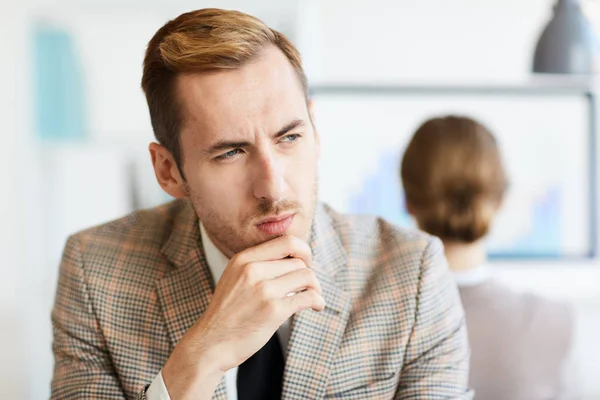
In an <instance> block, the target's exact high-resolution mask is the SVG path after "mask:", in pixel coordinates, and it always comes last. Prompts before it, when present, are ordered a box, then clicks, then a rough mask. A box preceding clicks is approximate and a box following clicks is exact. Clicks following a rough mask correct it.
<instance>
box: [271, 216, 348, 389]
mask: <svg viewBox="0 0 600 400" xmlns="http://www.w3.org/2000/svg"><path fill="white" fill-rule="evenodd" d="M311 248H312V250H313V265H312V266H311V267H312V268H313V269H314V270H315V273H316V275H317V278H318V279H319V282H320V283H321V288H322V289H323V297H324V299H325V304H326V306H325V309H324V310H323V311H322V312H320V313H317V312H314V311H312V310H305V311H302V312H300V313H298V314H296V315H295V316H294V317H293V319H292V330H291V337H290V341H289V345H288V351H287V359H286V366H285V371H284V375H283V393H282V398H283V399H286V400H288V399H290V400H291V399H308V398H310V399H320V398H322V397H323V396H324V395H325V390H326V388H327V383H328V380H329V372H330V369H331V366H332V363H333V361H334V357H335V354H336V352H337V349H338V347H339V345H340V342H341V340H342V337H343V335H344V331H345V328H346V324H347V322H348V318H349V316H350V309H351V301H350V296H349V295H348V294H347V293H346V292H345V291H344V290H343V289H342V287H343V283H344V282H345V281H346V279H347V269H346V265H347V261H348V260H347V255H346V252H345V250H344V248H343V246H342V243H341V240H340V234H339V232H337V231H336V229H335V226H334V221H333V220H332V219H331V216H330V215H329V214H328V213H327V211H326V210H325V209H324V207H323V206H318V207H317V211H316V213H315V221H314V224H313V232H312V239H311Z"/></svg>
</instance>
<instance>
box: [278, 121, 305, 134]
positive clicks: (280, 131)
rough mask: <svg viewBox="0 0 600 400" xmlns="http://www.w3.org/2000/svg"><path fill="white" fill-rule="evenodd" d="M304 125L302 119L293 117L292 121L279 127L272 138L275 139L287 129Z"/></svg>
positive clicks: (290, 129) (286, 131) (287, 130)
mask: <svg viewBox="0 0 600 400" xmlns="http://www.w3.org/2000/svg"><path fill="white" fill-rule="evenodd" d="M302 125H304V121H302V120H301V119H295V120H293V121H291V122H290V123H288V124H286V125H285V126H284V127H283V128H281V129H280V130H278V131H277V132H276V133H275V134H274V135H273V139H277V138H279V137H281V136H283V135H285V134H286V133H288V132H289V131H292V130H294V129H296V128H298V127H300V126H302Z"/></svg>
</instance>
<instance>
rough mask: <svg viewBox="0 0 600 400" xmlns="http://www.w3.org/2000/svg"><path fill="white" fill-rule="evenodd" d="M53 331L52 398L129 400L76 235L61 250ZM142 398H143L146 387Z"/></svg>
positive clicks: (141, 394) (142, 392)
mask: <svg viewBox="0 0 600 400" xmlns="http://www.w3.org/2000/svg"><path fill="white" fill-rule="evenodd" d="M52 330H53V336H54V339H53V344H52V350H53V352H54V375H53V378H52V384H51V399H54V400H59V399H60V400H62V399H125V397H126V396H125V393H124V392H123V389H122V387H121V385H120V382H119V379H118V377H117V374H116V371H115V369H114V366H113V364H112V361H111V358H110V355H109V353H108V350H107V348H106V342H105V340H104V336H103V335H102V332H101V330H100V327H99V325H98V321H97V319H96V317H95V314H94V309H93V307H92V303H91V301H90V295H89V291H88V288H87V285H86V282H85V276H84V265H83V257H82V252H81V244H80V242H79V240H78V239H77V237H76V236H75V237H71V238H69V240H68V241H67V244H66V247H65V250H64V252H63V257H62V261H61V265H60V271H59V278H58V286H57V290H56V297H55V301H54V307H53V310H52ZM140 389H142V388H140ZM138 398H140V399H143V398H145V389H142V390H141V392H140V394H139V397H138Z"/></svg>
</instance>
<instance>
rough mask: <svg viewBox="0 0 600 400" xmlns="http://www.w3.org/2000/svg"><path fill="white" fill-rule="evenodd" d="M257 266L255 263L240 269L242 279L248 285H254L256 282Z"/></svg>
mask: <svg viewBox="0 0 600 400" xmlns="http://www.w3.org/2000/svg"><path fill="white" fill-rule="evenodd" d="M257 269H258V268H257V265H256V264H255V263H248V264H245V265H244V266H243V267H242V279H243V281H244V282H245V283H247V284H249V285H254V284H256V283H257V280H258V271H257Z"/></svg>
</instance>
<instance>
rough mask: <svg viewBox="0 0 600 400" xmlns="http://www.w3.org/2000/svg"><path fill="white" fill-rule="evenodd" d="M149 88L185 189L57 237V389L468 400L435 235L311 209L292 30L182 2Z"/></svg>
mask: <svg viewBox="0 0 600 400" xmlns="http://www.w3.org/2000/svg"><path fill="white" fill-rule="evenodd" d="M142 87H143V89H144V92H145V94H146V98H147V101H148V106H149V109H150V117H151V120H152V125H153V129H154V132H155V135H156V137H157V140H158V142H159V143H153V144H151V145H150V153H151V156H152V162H153V165H154V169H155V172H156V177H157V180H158V182H159V183H160V185H161V187H162V188H163V189H164V190H165V191H166V192H167V193H169V194H170V195H172V196H173V197H175V198H177V199H178V200H176V201H174V202H172V203H169V204H166V205H164V206H161V207H158V208H156V209H151V210H144V211H139V212H136V213H134V214H132V215H130V216H128V217H126V218H124V219H121V220H118V221H116V222H112V223H109V224H106V225H104V226H100V227H96V228H92V229H90V230H87V231H84V232H81V233H79V234H77V235H74V236H73V237H71V238H70V239H69V241H68V243H67V246H66V249H65V254H64V258H63V262H62V265H61V271H60V278H59V283H58V289H57V297H56V303H55V307H54V310H53V324H54V353H55V358H56V363H55V371H54V379H53V382H52V397H53V398H55V399H70V398H81V397H93V398H103V397H106V398H123V397H128V398H131V397H135V396H136V395H137V396H139V398H144V397H146V396H147V397H148V398H149V399H172V400H178V399H188V398H190V399H209V398H211V397H212V398H215V399H240V400H243V399H275V398H283V399H320V398H326V397H344V398H361V399H365V398H369V399H374V398H381V399H392V398H396V399H408V398H411V399H414V398H426V399H451V398H452V399H454V398H456V399H465V398H471V394H470V393H469V391H468V390H467V388H466V385H467V383H466V382H467V377H468V356H469V352H468V345H467V337H466V331H465V323H464V316H463V311H462V308H461V306H460V301H459V298H458V294H457V290H456V287H455V285H454V283H453V282H452V278H451V276H450V275H449V272H448V270H447V266H446V263H445V261H444V258H443V251H442V248H441V244H440V242H439V241H438V240H437V239H433V238H432V237H429V236H426V235H425V234H422V233H417V232H409V231H403V230H399V229H398V228H395V227H394V226H392V225H389V224H387V223H386V222H384V221H381V220H379V219H375V218H370V217H356V216H342V215H339V214H336V213H335V212H334V211H332V210H331V209H329V208H328V207H326V206H324V205H321V204H318V203H317V161H318V157H319V136H318V133H317V131H316V129H315V126H314V123H313V122H314V118H313V117H312V111H311V105H310V102H309V101H308V99H307V83H306V78H305V76H304V73H303V70H302V65H301V62H300V56H299V54H298V52H297V50H296V49H295V48H294V47H293V45H292V44H291V43H290V42H289V41H288V40H287V39H286V38H285V37H284V36H282V35H281V34H279V33H278V32H275V31H273V30H271V29H270V28H268V27H267V26H266V25H264V24H263V23H262V22H261V21H259V20H257V19H255V18H253V17H251V16H248V15H245V14H242V13H239V12H234V11H224V10H216V9H205V10H199V11H194V12H190V13H187V14H183V15H181V16H180V17H178V18H176V19H175V20H173V21H170V22H168V23H167V24H166V25H165V26H163V27H162V28H161V29H160V30H159V31H158V32H157V33H156V35H155V36H154V37H153V38H152V40H151V41H150V43H149V46H148V50H147V53H146V57H145V61H144V75H143V78H142ZM340 146H341V147H343V143H341V144H340Z"/></svg>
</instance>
